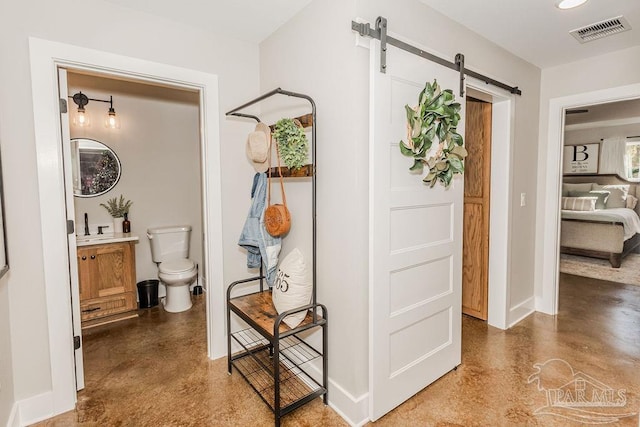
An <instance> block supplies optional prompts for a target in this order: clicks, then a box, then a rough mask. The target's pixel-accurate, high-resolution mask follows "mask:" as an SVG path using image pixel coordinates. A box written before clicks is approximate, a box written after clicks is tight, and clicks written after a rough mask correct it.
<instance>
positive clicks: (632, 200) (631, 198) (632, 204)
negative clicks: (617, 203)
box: [627, 194, 638, 209]
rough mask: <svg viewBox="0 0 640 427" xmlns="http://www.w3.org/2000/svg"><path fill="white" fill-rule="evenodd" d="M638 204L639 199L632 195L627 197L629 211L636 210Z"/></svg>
mask: <svg viewBox="0 0 640 427" xmlns="http://www.w3.org/2000/svg"><path fill="white" fill-rule="evenodd" d="M637 204H638V198H637V197H634V196H632V195H631V194H629V195H627V207H628V208H629V209H635V208H636V205H637Z"/></svg>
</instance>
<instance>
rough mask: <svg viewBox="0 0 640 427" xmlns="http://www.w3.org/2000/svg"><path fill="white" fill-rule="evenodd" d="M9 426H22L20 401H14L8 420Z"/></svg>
mask: <svg viewBox="0 0 640 427" xmlns="http://www.w3.org/2000/svg"><path fill="white" fill-rule="evenodd" d="M7 427H20V413H19V412H18V402H13V406H12V407H11V412H9V419H8V420H7Z"/></svg>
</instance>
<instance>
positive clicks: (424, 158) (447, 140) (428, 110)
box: [400, 80, 467, 187]
mask: <svg viewBox="0 0 640 427" xmlns="http://www.w3.org/2000/svg"><path fill="white" fill-rule="evenodd" d="M405 109H406V112H407V142H405V141H400V152H401V153H402V154H404V155H405V156H408V157H413V166H411V167H410V168H409V170H411V171H419V172H423V170H424V167H425V166H426V167H427V168H428V169H429V172H428V173H427V175H426V176H425V177H424V178H423V181H424V182H425V183H426V184H429V185H430V186H431V187H433V186H434V185H436V182H437V181H440V182H441V183H442V184H443V185H444V186H445V187H448V186H449V185H450V184H451V180H452V179H453V175H455V174H457V173H463V172H464V158H465V157H466V156H467V150H466V149H465V148H464V146H463V140H462V135H460V134H459V133H457V132H456V126H458V122H459V121H460V103H458V102H455V95H454V94H453V92H452V91H451V90H450V89H446V90H441V89H440V85H438V82H437V81H436V80H434V81H433V84H430V83H429V82H427V83H426V85H425V86H424V89H423V90H422V92H420V96H419V97H418V105H417V106H416V107H415V108H412V107H410V106H409V105H406V106H405ZM436 138H437V141H436ZM434 142H435V144H434Z"/></svg>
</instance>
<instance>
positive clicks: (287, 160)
mask: <svg viewBox="0 0 640 427" xmlns="http://www.w3.org/2000/svg"><path fill="white" fill-rule="evenodd" d="M273 138H274V139H275V140H276V141H277V144H278V151H279V153H280V158H281V159H282V161H283V162H284V164H285V165H287V166H288V167H289V169H299V168H301V167H302V166H304V165H305V164H306V163H307V158H308V153H309V143H308V141H307V136H306V135H305V133H304V129H303V128H302V125H301V124H300V122H299V121H297V120H294V119H280V120H278V122H277V123H276V125H275V126H274V129H273Z"/></svg>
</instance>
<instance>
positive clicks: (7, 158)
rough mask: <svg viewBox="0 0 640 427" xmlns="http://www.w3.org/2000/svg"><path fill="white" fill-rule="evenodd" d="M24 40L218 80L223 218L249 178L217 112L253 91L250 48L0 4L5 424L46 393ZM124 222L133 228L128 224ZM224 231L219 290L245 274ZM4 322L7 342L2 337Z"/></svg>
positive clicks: (138, 15)
mask: <svg viewBox="0 0 640 427" xmlns="http://www.w3.org/2000/svg"><path fill="white" fill-rule="evenodd" d="M71 23H81V24H85V27H84V29H83V31H79V30H78V25H72V24H71ZM32 36H33V37H39V38H42V39H47V40H52V41H57V42H62V43H67V44H72V45H77V46H82V47H87V48H92V49H97V50H101V51H108V52H113V53H116V54H120V55H126V56H131V57H135V58H141V59H144V60H149V61H155V62H160V63H165V64H170V65H174V66H178V67H184V68H190V69H195V70H199V71H203V72H208V73H212V74H217V75H218V76H219V93H220V102H219V108H220V111H221V114H220V137H221V142H222V147H221V156H222V159H223V161H222V171H221V173H222V174H223V182H222V184H223V207H222V209H223V212H222V213H223V220H226V219H227V218H237V217H238V216H239V215H238V212H243V213H244V212H246V209H247V208H248V200H247V197H246V194H244V193H243V194H242V197H240V196H239V193H240V191H239V189H240V188H242V189H245V188H250V185H251V175H250V174H248V172H249V171H250V170H251V167H250V166H249V165H248V164H246V161H245V156H244V151H242V150H236V149H235V148H237V147H236V146H235V145H232V144H241V143H242V142H243V141H244V139H245V138H246V134H247V131H248V129H249V126H248V125H246V124H245V123H244V122H240V121H231V120H225V119H224V114H223V113H224V111H227V110H229V109H231V108H232V107H234V106H236V105H238V104H240V103H242V102H244V101H245V100H247V99H249V98H252V97H254V96H256V94H257V93H258V92H259V80H258V72H259V63H258V59H259V58H258V46H257V45H256V44H253V43H247V42H243V41H239V40H234V39H230V38H228V37H224V36H221V35H219V34H215V33H214V32H212V31H204V30H197V29H194V28H192V27H190V26H186V25H183V24H180V23H177V22H174V21H171V20H167V19H162V18H159V17H155V16H152V15H149V14H146V13H143V12H138V11H135V10H132V9H129V8H124V7H120V6H117V5H115V4H113V3H109V2H104V1H100V0H92V1H89V2H77V1H74V0H60V1H56V2H50V1H45V0H28V1H24V2H13V3H9V2H2V3H1V4H0V56H1V57H2V58H3V64H5V65H6V66H3V67H0V93H2V96H1V97H0V122H1V126H0V144H1V150H2V163H3V173H4V182H5V186H4V190H5V204H6V220H7V237H8V242H9V260H10V263H11V270H10V272H9V273H8V274H7V276H6V277H5V278H3V279H2V280H0V288H2V289H1V290H0V313H2V314H0V321H2V322H3V325H4V326H3V327H2V328H0V360H1V361H2V367H1V368H0V384H1V385H2V391H0V394H1V397H2V398H3V400H2V404H1V405H0V424H2V425H4V424H5V422H6V420H7V419H8V417H9V412H8V411H7V408H11V407H12V405H13V403H14V402H15V401H22V400H25V399H30V398H33V397H34V396H38V395H41V394H43V393H46V392H48V391H50V390H51V388H52V385H51V371H50V370H51V368H50V363H49V360H50V355H49V345H48V340H49V327H48V321H47V310H46V304H45V295H46V291H47V289H46V288H45V283H44V273H43V259H44V257H46V256H47V254H46V253H43V245H42V236H41V230H40V200H39V196H38V194H39V191H38V181H37V170H38V169H37V167H38V165H37V162H36V151H35V143H34V141H35V136H34V123H33V114H32V111H33V102H32V98H31V94H32V89H31V79H30V70H29V66H30V65H29V45H28V38H29V37H32ZM8 64H10V66H8ZM52 72H53V70H52ZM36 96H37V94H36ZM55 111H56V110H55V106H53V105H52V106H51V114H52V115H55V114H56V113H55ZM243 168H244V169H243ZM172 220H173V218H172ZM133 224H134V227H137V225H136V224H137V223H136V222H134V223H133ZM62 226H63V224H61V227H62ZM228 233H229V237H233V238H230V239H225V241H224V245H225V247H224V250H225V254H226V253H229V254H231V255H229V256H225V269H224V272H225V282H227V283H228V282H230V281H231V280H232V278H233V279H234V280H235V278H237V277H238V276H240V275H244V274H246V273H245V271H246V268H245V267H244V264H243V263H242V262H241V260H242V256H241V255H240V252H239V251H238V250H237V249H236V248H237V244H236V242H237V233H238V229H237V228H236V229H234V230H229V231H228ZM235 253H237V254H238V255H237V257H236V259H234V256H233V254H235ZM238 259H239V260H238ZM7 294H8V295H7ZM7 316H8V317H9V327H10V340H9V339H8V337H7V334H6V333H5V332H6V325H7V323H5V320H6V317H7ZM3 328H4V329H3ZM10 360H12V366H11V368H12V369H8V368H5V367H6V366H7V365H5V361H10ZM9 374H11V375H12V376H13V380H12V379H11V378H10V377H9ZM11 384H13V386H11ZM5 386H6V387H8V388H9V390H6V389H5ZM11 387H12V388H13V394H12V392H11V390H10V389H11ZM5 398H6V399H8V400H9V402H8V404H6V400H5Z"/></svg>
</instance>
